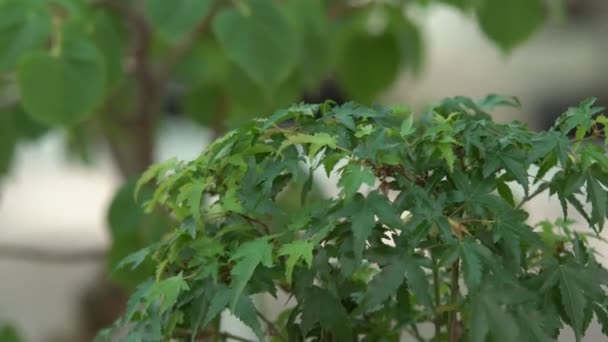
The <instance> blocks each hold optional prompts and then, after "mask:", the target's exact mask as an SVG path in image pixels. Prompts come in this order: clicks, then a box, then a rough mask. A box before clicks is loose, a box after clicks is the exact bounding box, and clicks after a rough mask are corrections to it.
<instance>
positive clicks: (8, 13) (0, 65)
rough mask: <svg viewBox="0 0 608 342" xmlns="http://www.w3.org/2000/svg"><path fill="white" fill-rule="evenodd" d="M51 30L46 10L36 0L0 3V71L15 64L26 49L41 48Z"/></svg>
mask: <svg viewBox="0 0 608 342" xmlns="http://www.w3.org/2000/svg"><path fill="white" fill-rule="evenodd" d="M50 30H51V20H50V18H49V15H48V11H46V9H45V8H44V6H40V4H38V3H36V1H31V0H19V1H15V0H13V1H2V2H0V71H4V70H8V69H10V68H13V67H15V66H16V65H17V64H18V62H19V60H20V59H21V58H22V57H23V56H24V54H25V53H26V52H28V51H32V50H36V49H38V48H40V49H41V48H43V46H44V43H45V41H46V40H47V39H48V36H49V33H50Z"/></svg>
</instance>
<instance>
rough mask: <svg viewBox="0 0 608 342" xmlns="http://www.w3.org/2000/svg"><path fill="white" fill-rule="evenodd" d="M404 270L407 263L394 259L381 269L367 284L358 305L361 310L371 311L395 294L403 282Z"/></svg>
mask: <svg viewBox="0 0 608 342" xmlns="http://www.w3.org/2000/svg"><path fill="white" fill-rule="evenodd" d="M406 269H407V263H405V262H403V261H402V260H401V259H399V258H394V259H393V260H391V262H390V263H389V264H388V265H386V266H385V267H383V268H382V270H381V271H380V273H378V274H376V275H375V276H374V278H373V279H372V280H371V281H370V282H369V284H367V291H366V292H365V295H364V297H363V300H362V301H361V305H360V307H361V309H365V310H369V309H373V308H375V307H376V306H378V305H380V304H382V303H384V301H386V300H387V299H388V298H390V297H391V296H394V295H395V294H396V293H397V289H398V288H399V287H400V286H401V284H402V283H403V281H404V280H405V271H406ZM414 273H416V271H414ZM414 278H415V276H414Z"/></svg>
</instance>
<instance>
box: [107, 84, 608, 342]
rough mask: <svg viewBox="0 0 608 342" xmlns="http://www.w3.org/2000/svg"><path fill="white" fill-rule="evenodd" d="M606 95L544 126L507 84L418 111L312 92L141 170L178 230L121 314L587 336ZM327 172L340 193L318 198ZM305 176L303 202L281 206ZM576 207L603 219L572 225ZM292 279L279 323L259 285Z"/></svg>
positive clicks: (137, 325) (142, 319)
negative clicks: (531, 123) (555, 205)
mask: <svg viewBox="0 0 608 342" xmlns="http://www.w3.org/2000/svg"><path fill="white" fill-rule="evenodd" d="M593 103H594V101H593V100H587V101H584V102H582V103H581V104H580V105H579V106H578V107H576V108H570V109H568V111H566V112H565V113H564V114H563V115H562V116H561V117H560V118H559V119H558V120H557V122H556V123H555V125H554V126H553V128H552V129H550V130H548V131H544V132H533V131H531V130H529V129H528V128H527V127H526V125H525V124H523V123H520V122H513V123H509V124H499V123H495V122H493V121H492V120H491V118H490V116H489V115H488V114H487V111H488V110H490V109H492V108H493V107H494V106H497V105H511V106H517V105H518V102H517V101H516V99H514V98H509V97H502V96H497V95H491V96H488V97H487V98H485V99H483V100H482V101H479V102H474V101H472V100H470V99H467V98H460V97H458V98H450V99H446V100H444V101H443V102H441V103H440V104H439V105H437V106H435V107H434V108H433V109H432V110H431V111H429V113H428V114H426V115H424V116H422V117H420V118H419V119H416V120H415V119H414V115H412V114H411V113H410V112H409V110H408V109H407V108H406V107H395V108H392V109H387V108H381V107H365V106H361V105H357V104H354V103H347V104H344V105H341V106H335V105H333V104H332V103H323V104H317V105H306V104H300V105H295V106H292V107H290V108H288V109H284V110H279V111H277V112H275V113H274V114H273V115H271V116H270V117H269V118H267V119H260V120H257V121H253V122H251V123H250V124H248V125H246V126H243V127H242V128H240V129H238V130H236V131H232V132H231V133H229V134H227V135H226V136H224V137H223V138H221V139H219V140H217V141H216V142H214V143H213V144H211V145H210V146H208V148H207V149H206V150H205V152H204V153H203V154H202V155H201V156H200V157H198V158H197V159H196V160H193V161H190V162H181V161H176V160H170V161H167V162H165V163H162V164H159V165H155V166H153V167H152V168H150V169H149V170H148V171H147V172H145V174H144V175H143V176H142V178H141V179H140V181H139V184H138V186H139V187H142V186H145V185H144V184H146V183H148V182H150V181H152V180H155V182H156V184H157V186H156V188H155V191H154V194H153V196H152V198H151V199H150V200H149V201H147V202H146V203H145V204H144V206H145V208H146V209H147V210H148V211H152V210H154V209H155V208H159V207H160V208H163V209H165V210H167V211H169V212H170V214H171V216H172V218H173V220H174V226H175V229H174V230H173V231H172V232H171V233H170V234H169V235H168V236H166V237H165V238H164V239H163V240H162V241H161V242H160V243H158V244H155V245H153V246H149V247H147V248H145V249H143V250H141V251H139V252H137V253H135V254H133V255H131V256H130V257H128V258H127V259H126V260H124V262H123V265H122V266H123V267H137V266H138V264H140V263H142V262H143V261H144V260H146V259H147V258H151V259H152V260H154V261H155V263H156V265H157V266H156V275H155V279H154V280H150V281H148V282H146V283H143V284H141V285H140V286H139V287H138V290H137V291H136V292H135V293H134V294H133V296H132V297H131V299H130V302H129V307H128V309H127V312H126V314H125V316H124V317H123V318H122V319H121V320H119V321H118V322H117V323H116V325H117V326H121V325H123V324H126V323H130V326H129V327H130V328H129V334H130V337H132V338H135V339H136V340H137V338H140V339H143V340H161V339H162V338H163V337H171V336H172V337H179V336H182V337H191V338H192V339H193V340H194V339H196V338H198V337H203V336H210V335H213V334H215V335H217V336H219V337H222V338H224V339H225V338H227V337H229V336H230V335H229V334H227V333H221V332H219V331H218V330H217V327H218V324H217V322H218V320H219V314H220V312H222V311H223V310H224V309H229V310H230V311H231V312H232V313H233V314H234V315H235V316H236V317H238V318H239V319H240V320H241V321H243V322H244V323H245V324H247V325H248V326H249V327H251V328H252V329H253V331H254V332H255V334H256V335H257V336H258V338H259V339H260V340H264V339H265V337H267V336H272V337H273V340H274V341H282V340H285V341H286V340H289V341H303V340H309V339H312V340H316V341H353V340H365V341H380V340H384V341H397V340H398V339H399V337H400V336H401V335H403V334H409V335H410V336H411V337H413V338H415V339H417V340H420V341H424V340H428V339H429V338H425V337H423V336H422V335H421V333H420V332H419V327H420V324H422V323H425V322H428V323H432V325H434V336H433V338H434V339H435V340H437V341H460V340H470V341H486V340H488V339H489V340H492V341H549V340H554V339H556V338H557V335H558V333H559V330H560V328H562V327H563V326H564V325H568V326H570V327H571V328H572V329H573V330H574V332H575V334H576V337H577V340H578V339H580V338H581V336H582V335H583V334H584V332H585V330H586V329H587V327H588V325H589V322H590V321H591V319H592V317H593V316H595V317H597V319H598V320H599V322H600V323H601V324H602V327H603V331H604V333H608V312H607V311H606V304H607V303H608V301H607V299H608V296H607V292H606V290H607V289H606V286H607V285H608V273H607V272H606V270H605V269H603V268H602V267H601V266H600V265H599V264H598V262H597V261H596V259H595V251H594V250H593V248H591V247H590V245H589V240H590V239H592V238H595V237H596V235H597V234H598V233H599V232H600V231H601V229H602V227H603V225H604V221H605V218H606V216H607V212H606V197H607V192H606V187H607V186H608V157H607V156H606V153H605V150H604V148H603V146H602V144H604V145H606V143H607V142H608V140H603V141H601V143H600V142H599V141H600V140H599V139H606V138H605V137H606V136H605V131H604V128H603V125H605V124H606V123H607V121H608V120H607V119H606V117H605V116H603V115H598V113H599V112H600V111H601V110H602V109H601V108H597V107H594V106H593ZM303 167H304V168H305V170H306V171H307V172H301V170H302V168H303ZM323 173H325V176H330V175H334V176H336V177H338V179H339V180H338V182H337V185H338V188H339V193H338V194H337V195H335V196H329V195H326V196H321V198H319V196H318V195H317V196H316V197H315V198H312V197H311V196H310V190H311V189H312V185H313V183H314V181H315V178H319V177H324V176H323ZM294 184H295V186H297V187H298V190H299V193H300V196H299V197H300V198H299V200H300V201H301V203H300V206H299V208H298V210H297V211H295V212H294V211H287V210H286V209H285V206H284V204H283V198H284V196H283V193H284V192H285V191H286V190H285V189H288V187H289V186H294ZM516 189H521V191H522V193H523V197H522V196H517V195H514V194H517V191H514V190H516ZM545 192H548V193H549V194H551V195H552V196H556V197H557V198H558V199H559V201H560V203H561V205H562V207H563V218H562V219H560V220H558V221H557V222H554V223H550V222H543V223H541V224H539V225H536V226H531V225H530V224H529V223H528V222H527V218H528V213H527V212H526V210H525V209H524V204H525V203H527V202H528V201H529V200H531V199H532V198H534V197H535V196H538V195H539V194H543V193H545ZM519 197H521V198H519ZM569 207H572V208H574V210H577V211H578V212H579V213H580V214H581V215H582V217H584V218H585V219H586V221H587V223H588V226H589V228H590V229H589V231H585V232H580V231H574V230H572V229H571V228H570V222H571V221H569V220H568V208H569ZM279 292H284V293H286V294H287V296H288V297H289V302H288V303H289V304H288V305H287V307H288V308H287V309H286V310H285V311H284V313H283V314H281V315H280V316H279V317H278V318H277V319H276V321H275V322H271V321H270V320H269V319H268V318H266V317H264V316H263V315H262V314H261V312H260V311H259V310H258V309H256V306H255V304H254V302H253V301H252V299H251V296H252V295H255V294H261V293H267V294H270V295H272V296H277V295H278V294H279ZM108 332H109V331H106V334H107V333H108Z"/></svg>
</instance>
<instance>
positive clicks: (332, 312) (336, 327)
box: [302, 286, 353, 341]
mask: <svg viewBox="0 0 608 342" xmlns="http://www.w3.org/2000/svg"><path fill="white" fill-rule="evenodd" d="M317 325H318V326H319V327H321V328H322V329H323V330H324V331H327V332H331V333H332V334H333V335H334V338H335V339H336V340H338V341H351V340H352V339H353V332H352V328H351V326H350V324H349V318H348V313H347V312H346V310H345V309H344V307H343V306H342V304H341V303H340V300H339V299H338V298H336V297H335V296H334V295H332V294H331V293H330V292H329V291H327V290H325V289H322V288H319V287H316V286H313V287H311V288H308V289H307V290H306V297H305V298H304V303H303V306H302V333H303V335H304V336H307V335H308V333H309V332H310V331H311V330H312V329H313V328H314V327H315V326H317Z"/></svg>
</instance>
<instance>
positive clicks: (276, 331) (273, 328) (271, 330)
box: [256, 310, 287, 341]
mask: <svg viewBox="0 0 608 342" xmlns="http://www.w3.org/2000/svg"><path fill="white" fill-rule="evenodd" d="M256 313H257V314H258V317H260V319H261V320H262V321H264V323H266V326H267V327H268V332H269V333H270V334H269V335H272V336H275V337H277V338H278V339H280V340H281V341H287V337H285V336H283V334H281V332H280V331H279V329H277V327H276V326H275V325H274V323H272V321H271V320H269V319H268V318H266V316H264V314H262V313H261V312H260V310H256Z"/></svg>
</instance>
